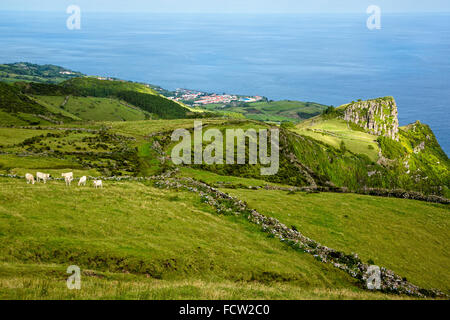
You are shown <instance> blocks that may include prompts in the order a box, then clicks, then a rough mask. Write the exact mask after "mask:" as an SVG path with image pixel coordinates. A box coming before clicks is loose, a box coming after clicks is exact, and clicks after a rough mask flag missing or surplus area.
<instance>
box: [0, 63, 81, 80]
mask: <svg viewBox="0 0 450 320" xmlns="http://www.w3.org/2000/svg"><path fill="white" fill-rule="evenodd" d="M81 76H83V74H82V73H80V72H76V71H72V70H69V69H66V68H62V67H58V66H54V65H51V64H45V65H38V64H33V63H28V62H17V63H8V64H0V81H4V82H16V81H27V82H28V81H33V82H44V83H59V82H62V81H65V80H68V79H71V78H74V77H81Z"/></svg>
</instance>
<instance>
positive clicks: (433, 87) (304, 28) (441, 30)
mask: <svg viewBox="0 0 450 320" xmlns="http://www.w3.org/2000/svg"><path fill="white" fill-rule="evenodd" d="M68 16H69V15H68V14H66V13H65V11H64V10H63V11H61V12H0V63H10V62H18V61H27V62H33V63H39V64H46V63H49V64H55V65H60V66H64V67H67V68H70V69H73V70H76V71H81V72H83V73H86V74H95V75H104V76H112V77H118V78H122V79H126V80H133V81H142V82H147V83H151V84H156V85H160V86H162V87H164V88H167V89H175V88H188V89H197V90H201V91H207V92H217V93H224V92H226V93H232V94H243V95H262V96H266V97H268V98H269V99H273V100H279V99H291V100H303V101H314V102H319V103H323V104H328V105H334V106H338V105H340V104H343V103H347V102H350V101H352V100H357V99H368V98H375V97H381V96H393V97H394V98H395V99H396V101H397V105H398V109H399V120H400V124H401V125H406V124H408V123H411V122H414V121H416V120H420V121H421V122H423V123H426V124H428V125H430V126H431V128H432V129H433V131H434V132H435V134H436V135H437V137H438V140H439V143H440V144H441V146H442V147H443V149H444V150H445V151H446V152H447V154H449V152H450V139H449V135H448V129H449V123H450V117H449V112H448V111H449V104H450V81H449V80H450V59H449V57H450V15H449V14H443V13H442V14H440V13H436V14H382V16H381V29H380V30H372V31H371V30H368V29H367V27H366V20H367V18H368V15H366V14H365V13H362V14H334V15H333V14H329V15H321V14H309V15H308V14H299V15H286V14H285V15H263V14H259V15H248V14H148V13H146V14H144V13H136V14H129V13H127V14H118V13H85V12H83V11H82V13H81V29H80V30H69V29H67V27H66V20H67V18H68Z"/></svg>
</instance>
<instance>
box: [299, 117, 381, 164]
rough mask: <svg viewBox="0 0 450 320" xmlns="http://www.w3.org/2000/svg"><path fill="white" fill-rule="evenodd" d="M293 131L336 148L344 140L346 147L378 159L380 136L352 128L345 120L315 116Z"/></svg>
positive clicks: (375, 159) (373, 159)
mask: <svg viewBox="0 0 450 320" xmlns="http://www.w3.org/2000/svg"><path fill="white" fill-rule="evenodd" d="M293 131H295V132H297V133H299V134H302V135H306V136H309V137H311V138H314V139H316V140H319V141H322V142H324V143H326V144H329V145H331V146H333V147H335V148H340V146H341V143H342V142H343V143H344V144H345V147H346V148H347V149H349V150H350V151H352V152H353V153H357V154H365V155H367V156H368V157H369V158H370V159H371V160H372V161H377V159H378V152H379V147H378V144H377V138H378V137H377V136H374V135H371V134H369V133H366V132H362V131H357V130H352V129H351V128H350V127H349V126H348V125H347V122H346V121H344V120H338V119H327V120H324V119H322V118H321V117H315V118H313V119H309V120H306V121H304V122H302V123H300V124H298V125H297V126H296V128H295V129H294V130H293ZM369 146H371V148H369Z"/></svg>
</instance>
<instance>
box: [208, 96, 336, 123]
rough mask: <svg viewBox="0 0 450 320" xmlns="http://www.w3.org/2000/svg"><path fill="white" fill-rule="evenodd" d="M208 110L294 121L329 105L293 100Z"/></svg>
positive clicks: (249, 116)
mask: <svg viewBox="0 0 450 320" xmlns="http://www.w3.org/2000/svg"><path fill="white" fill-rule="evenodd" d="M205 108H206V109H207V110H211V111H214V112H220V113H225V114H242V115H243V116H244V117H245V118H247V119H252V120H259V121H266V122H283V121H287V122H294V123H297V122H299V121H301V120H304V119H309V118H311V117H314V116H316V115H318V114H320V113H321V112H322V111H323V110H324V109H326V108H327V106H325V105H323V104H319V103H315V102H302V101H292V100H281V101H271V100H270V101H263V102H252V103H233V104H230V105H225V106H224V105H206V106H205Z"/></svg>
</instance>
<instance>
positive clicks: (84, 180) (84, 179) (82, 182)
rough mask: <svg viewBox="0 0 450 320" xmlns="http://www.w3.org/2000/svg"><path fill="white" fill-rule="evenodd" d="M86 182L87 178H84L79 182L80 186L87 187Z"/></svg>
mask: <svg viewBox="0 0 450 320" xmlns="http://www.w3.org/2000/svg"><path fill="white" fill-rule="evenodd" d="M86 180H87V178H86V176H82V177H81V178H80V181H78V186H81V185H83V186H85V185H86Z"/></svg>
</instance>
